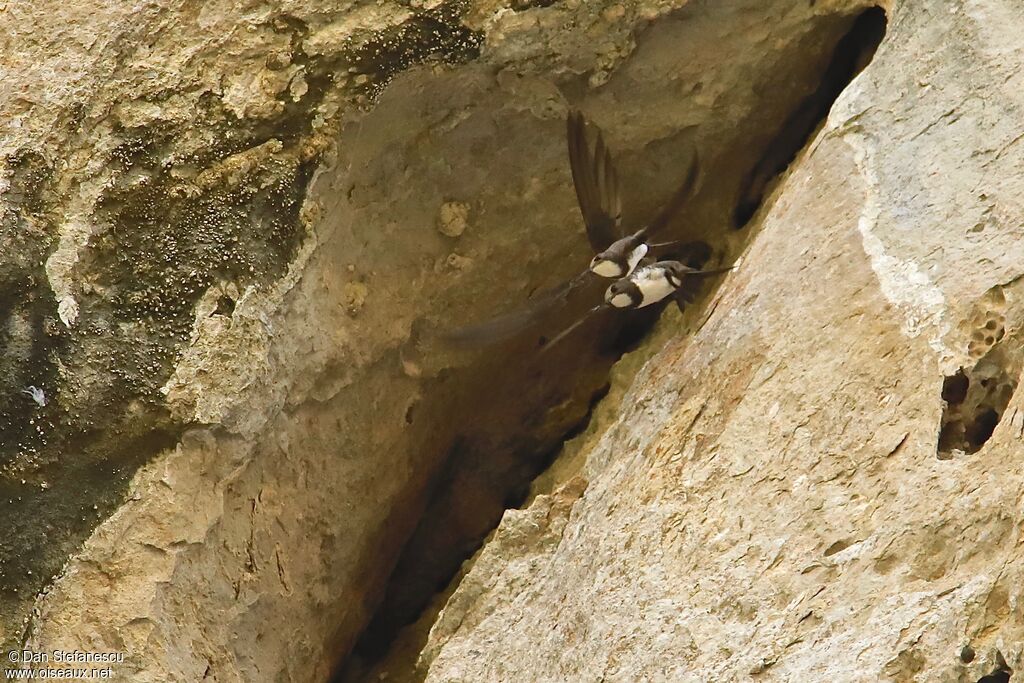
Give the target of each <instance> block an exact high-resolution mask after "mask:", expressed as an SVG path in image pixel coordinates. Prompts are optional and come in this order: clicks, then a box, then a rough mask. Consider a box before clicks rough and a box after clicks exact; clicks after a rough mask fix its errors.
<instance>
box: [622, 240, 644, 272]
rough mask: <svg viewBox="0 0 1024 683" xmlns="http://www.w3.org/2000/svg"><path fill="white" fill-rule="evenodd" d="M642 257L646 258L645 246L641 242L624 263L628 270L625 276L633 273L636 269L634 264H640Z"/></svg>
mask: <svg viewBox="0 0 1024 683" xmlns="http://www.w3.org/2000/svg"><path fill="white" fill-rule="evenodd" d="M644 256H647V245H646V244H644V243H643V242H641V243H640V244H639V246H637V248H636V249H634V250H633V252H632V253H631V254H630V255H629V257H628V258H627V259H626V263H628V264H629V270H628V271H627V272H626V275H629V274H630V273H632V272H633V270H634V269H635V268H636V264H638V263H640V259H642V258H643V257H644Z"/></svg>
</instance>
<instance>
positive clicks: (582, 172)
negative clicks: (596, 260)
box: [566, 110, 622, 253]
mask: <svg viewBox="0 0 1024 683" xmlns="http://www.w3.org/2000/svg"><path fill="white" fill-rule="evenodd" d="M566 138H567V140H568V143H569V168H570V169H571V170H572V182H573V185H574V186H575V187H576V199H577V201H578V202H579V205H580V213H581V214H583V223H584V224H585V225H586V228H587V238H588V239H589V240H590V246H591V247H592V248H593V249H594V251H595V253H596V252H601V251H604V250H605V249H607V248H608V245H610V244H611V243H612V242H614V241H615V240H616V239H618V238H619V237H622V234H621V222H622V197H621V195H620V194H619V179H618V176H617V175H616V173H615V166H614V165H613V163H612V158H611V154H610V153H609V151H608V148H607V147H606V146H605V144H604V136H603V135H602V134H601V132H600V131H598V133H597V143H596V144H595V145H594V155H593V157H591V155H590V145H589V144H588V143H587V122H586V119H584V118H583V114H581V113H580V112H578V111H575V110H573V111H570V112H569V116H568V118H567V119H566Z"/></svg>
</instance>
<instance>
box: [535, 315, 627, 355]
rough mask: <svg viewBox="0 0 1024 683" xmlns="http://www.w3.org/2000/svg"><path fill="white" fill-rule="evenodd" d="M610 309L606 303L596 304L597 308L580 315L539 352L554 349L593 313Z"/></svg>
mask: <svg viewBox="0 0 1024 683" xmlns="http://www.w3.org/2000/svg"><path fill="white" fill-rule="evenodd" d="M611 309H612V306H610V305H608V304H606V303H601V304H598V305H597V306H594V307H593V308H591V309H590V310H589V311H587V312H586V313H584V314H583V315H581V316H580V318H579V320H577V321H576V322H574V323H573V324H572V325H569V326H568V327H567V328H565V329H564V330H562V331H561V332H559V333H558V334H557V335H555V337H554V338H553V339H551V341H549V342H547V343H546V344H545V345H544V348H543V349H542V350H541V353H543V352H544V351H548V350H550V349H552V348H554V347H555V345H556V344H557V343H558V342H560V341H562V340H563V339H565V338H566V337H568V336H569V335H570V334H571V333H572V331H573V330H575V329H576V328H577V327H579V326H580V325H582V324H583V323H585V322H586V321H587V320H589V319H590V317H591V316H593V315H594V314H595V313H601V312H603V311H607V310H611Z"/></svg>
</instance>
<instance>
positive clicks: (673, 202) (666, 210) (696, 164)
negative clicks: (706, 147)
mask: <svg viewBox="0 0 1024 683" xmlns="http://www.w3.org/2000/svg"><path fill="white" fill-rule="evenodd" d="M699 177H700V159H699V157H698V156H697V152H696V150H695V151H694V152H693V159H691V160H690V168H689V169H688V170H687V172H686V178H684V179H683V184H682V185H680V186H679V189H677V190H676V193H675V194H674V195H672V198H671V199H670V200H669V201H668V204H666V205H665V206H664V207H663V208H662V209H661V212H660V213H659V214H658V215H657V216H656V217H655V218H654V220H653V221H651V222H650V223H648V224H647V228H646V229H645V230H644V232H645V233H646V234H647V235H655V234H657V233H658V232H660V231H661V230H663V229H664V228H665V226H666V225H668V224H669V223H670V222H671V221H672V219H673V218H674V217H675V215H676V214H677V213H679V210H680V209H681V208H683V204H685V203H686V202H687V201H688V200H689V199H690V198H691V197H692V196H693V191H694V189H695V188H696V187H697V178H699Z"/></svg>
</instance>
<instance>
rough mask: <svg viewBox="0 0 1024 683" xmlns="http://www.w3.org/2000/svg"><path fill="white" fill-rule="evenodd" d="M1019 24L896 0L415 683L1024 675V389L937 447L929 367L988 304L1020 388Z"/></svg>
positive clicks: (507, 524) (462, 594)
mask: <svg viewBox="0 0 1024 683" xmlns="http://www.w3.org/2000/svg"><path fill="white" fill-rule="evenodd" d="M1022 19H1024V14H1022V9H1021V7H1020V6H1019V5H1018V4H1016V3H1010V2H1003V1H1001V0H970V1H965V2H953V3H947V2H941V3H940V2H924V3H896V4H895V6H894V8H893V21H892V22H891V24H890V31H889V34H888V36H887V38H886V40H885V42H884V43H883V45H882V47H881V48H880V50H879V52H878V55H877V56H876V58H875V60H874V62H873V63H872V64H871V66H870V67H869V68H868V70H867V71H866V72H865V73H864V74H862V75H861V76H860V77H859V78H858V79H857V80H856V81H855V83H854V84H853V85H852V86H851V87H850V88H849V89H848V90H847V91H846V92H845V93H844V94H843V96H842V97H841V99H840V101H839V102H838V103H837V106H836V107H835V108H834V109H833V111H832V114H831V115H830V117H829V121H828V125H827V126H826V127H825V129H824V130H823V131H822V132H821V133H820V134H819V135H818V136H817V138H816V139H815V140H814V142H813V144H812V146H811V150H810V151H808V152H807V153H805V154H804V155H803V156H802V157H801V158H800V159H799V161H798V163H797V164H796V165H795V167H794V168H793V169H792V171H791V172H790V173H789V175H788V177H787V178H786V179H785V180H784V182H783V184H782V185H781V187H780V188H779V189H778V190H777V192H776V194H775V197H774V205H773V206H772V208H771V209H770V210H769V211H768V212H767V213H765V214H764V217H763V225H761V226H759V227H758V228H757V230H758V233H757V235H756V237H755V238H754V241H753V243H752V244H751V245H750V247H749V249H748V250H747V253H746V254H745V255H744V265H743V267H742V268H741V269H740V270H739V271H737V272H735V273H732V274H730V275H728V276H727V277H726V278H725V281H724V282H723V283H722V286H721V288H720V290H719V292H720V298H719V299H717V300H716V301H715V302H714V304H713V310H712V311H709V317H707V320H706V322H704V323H703V325H701V326H700V329H699V330H698V331H697V332H696V333H695V334H693V336H692V337H686V336H678V337H676V338H675V339H672V340H670V341H669V342H668V343H665V344H664V345H663V346H662V347H661V348H660V349H659V350H658V351H657V353H656V354H655V355H654V356H653V358H652V359H651V360H650V361H649V362H648V363H647V364H646V366H645V367H644V369H643V370H642V371H641V372H640V373H639V374H638V375H637V376H636V378H635V380H634V381H633V382H632V386H631V387H630V388H629V390H628V391H627V393H626V395H625V398H624V399H623V402H622V406H623V407H622V410H621V413H620V414H618V415H616V416H615V417H614V418H612V419H610V420H608V422H607V423H606V424H605V425H604V427H603V432H602V431H600V430H599V431H598V433H597V436H596V437H595V438H594V440H593V442H592V448H590V450H589V452H588V453H587V455H586V462H585V464H584V465H583V466H582V467H581V468H580V469H579V472H580V475H579V476H582V477H584V478H585V479H586V480H587V481H588V482H589V483H588V486H587V487H586V490H585V492H583V494H582V496H581V497H580V498H579V499H578V500H576V501H575V502H574V503H573V504H572V506H571V510H568V511H562V512H560V517H559V522H558V525H557V527H556V528H555V530H554V531H553V532H550V533H546V532H544V531H543V530H541V529H540V528H538V527H537V522H536V520H537V518H538V516H540V517H543V516H544V515H545V512H546V510H548V509H549V507H550V502H549V500H548V499H547V498H546V497H543V496H542V497H539V498H538V499H537V500H536V501H534V503H533V504H532V505H531V506H530V507H529V508H528V509H526V510H524V511H516V512H509V513H507V514H506V516H505V519H504V520H503V522H502V525H501V527H500V528H499V530H498V532H497V534H496V537H495V539H494V540H493V541H491V542H490V543H489V544H488V546H487V547H485V549H484V550H483V551H482V554H481V556H480V557H479V559H478V560H477V561H476V563H475V565H474V566H473V568H472V570H471V571H470V572H469V575H468V576H467V577H466V578H465V579H464V580H463V581H462V584H461V585H460V586H459V588H458V589H457V590H456V591H455V593H454V595H453V597H452V598H451V600H450V601H449V602H448V604H447V606H446V607H445V608H444V610H443V611H442V613H441V615H440V617H439V619H438V621H437V623H436V624H435V626H434V628H433V630H432V633H431V636H430V642H429V644H428V646H427V648H426V649H425V651H424V654H423V659H424V664H425V665H429V676H428V677H427V680H428V681H436V682H440V681H478V680H488V681H499V680H500V681H521V680H531V681H564V680H609V681H627V680H628V681H695V682H696V681H711V680H714V681H747V680H758V681H761V680H763V681H795V680H833V681H865V682H867V681H871V682H875V681H888V680H892V681H922V682H923V681H949V682H953V681H971V682H973V681H977V680H979V679H980V678H981V677H982V676H984V675H986V674H989V673H991V672H992V670H993V669H994V668H995V667H996V662H997V658H998V656H997V652H998V653H1001V655H1002V656H1005V660H1006V662H1007V663H1008V664H1009V666H1010V667H1011V668H1013V669H1018V670H1019V669H1020V668H1021V667H1022V666H1024V652H1022V642H1024V619H1022V618H1021V615H1020V604H1021V601H1022V599H1024V594H1022V586H1024V554H1022V552H1021V546H1020V538H1021V529H1022V524H1024V517H1022V507H1021V495H1022V494H1021V491H1022V490H1024V466H1022V460H1021V457H1020V455H1021V453H1022V445H1021V438H1022V437H1021V434H1022V432H1021V426H1020V425H1021V419H1020V415H1021V414H1024V404H1022V399H1021V397H1020V396H1019V393H1020V392H1017V393H1016V394H1015V395H1014V396H1013V398H1012V399H1011V400H1010V403H1009V405H1008V407H1007V408H1006V410H1005V413H1004V415H1003V418H1002V420H1001V421H1000V422H999V424H998V426H997V427H996V429H995V432H994V434H993V435H992V438H991V439H990V440H989V441H988V442H987V443H985V445H984V446H983V447H982V448H981V450H980V451H978V452H977V453H974V454H970V455H966V454H964V453H963V452H959V453H954V455H953V457H952V458H951V459H948V460H942V459H939V457H937V439H938V434H939V428H940V423H941V420H942V415H943V405H944V404H943V400H942V398H941V393H942V386H943V377H944V376H945V375H950V374H952V373H953V372H954V371H955V370H956V368H958V367H960V366H965V367H967V368H968V369H970V368H972V367H973V366H974V364H975V362H976V361H977V360H978V358H979V357H980V356H981V353H982V352H983V351H984V350H976V349H974V347H972V349H971V350H972V351H973V353H971V352H969V348H968V345H969V343H971V344H973V343H974V342H973V341H972V333H974V332H976V331H977V329H978V324H979V323H985V322H986V321H988V320H998V319H999V317H1000V316H1005V336H1004V337H1003V338H1002V341H1000V342H998V343H997V346H998V345H1002V346H1000V347H999V348H1000V350H1001V353H1002V354H1003V356H1002V357H1004V358H1006V359H1008V360H1007V361H1006V362H1008V363H1010V366H1009V367H1008V372H1009V373H1010V376H1011V377H1012V379H1013V382H1014V384H1015V383H1016V381H1017V380H1018V379H1019V377H1018V373H1019V358H1020V355H1021V351H1022V349H1021V337H1020V332H1019V331H1020V330H1021V329H1022V327H1024V290H1022V289H1021V287H1020V284H1019V283H1020V279H1019V278H1020V275H1021V274H1022V272H1024V270H1022V268H1024V266H1022V264H1024V241H1022V239H1021V238H1022V233H1021V230H1020V225H1022V224H1024V210H1022V207H1021V205H1020V202H1019V201H1018V200H1017V197H1018V196H1019V195H1020V193H1021V183H1022V182H1024V181H1022V179H1021V176H1020V173H1019V168H1020V166H1021V163H1022V159H1024V158H1022V156H1021V155H1022V154H1024V152H1022V151H1021V149H1020V148H1019V145H1018V144H1017V142H1018V140H1019V139H1020V135H1021V125H1022V124H1021V121H1020V118H1019V117H1017V116H1012V115H1011V116H1008V115H1006V113H1007V112H1016V111H1020V110H1021V107H1022V105H1024V90H1022V89H1020V88H1017V87H1009V86H1007V85H1006V83H1008V82H1011V81H1016V80H1019V78H1020V76H1019V74H1020V73H1021V54H1022V52H1021V50H1020V45H1021V37H1020V34H1019V33H1018V32H1016V31H1013V30H1011V29H1010V28H1009V27H1010V26H1013V25H1016V24H1017V23H1018V22H1019V21H1021V20H1022ZM993 292H996V295H993V294H992V293H993ZM979 311H980V313H979ZM665 324H669V321H668V320H665V321H663V325H665ZM672 324H677V323H672ZM981 329H982V330H984V329H985V328H984V327H982V328H981ZM990 329H991V328H990ZM973 338H974V339H975V340H977V339H978V338H979V337H977V336H975V337H973ZM997 357H999V355H998V354H996V356H993V355H992V354H989V355H988V356H987V358H989V359H993V358H997ZM563 517H564V518H565V520H564V521H562V518H563ZM967 644H970V645H971V647H972V648H973V649H974V650H975V651H976V653H977V657H976V658H975V659H974V660H973V661H971V662H970V663H965V662H964V661H962V660H961V658H960V653H961V650H962V648H963V647H964V646H965V645H967ZM967 659H970V658H969V657H968V658H967Z"/></svg>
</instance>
